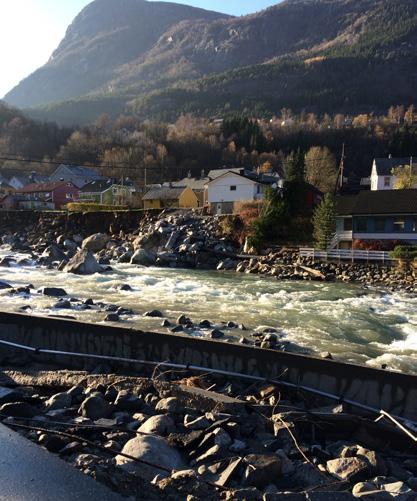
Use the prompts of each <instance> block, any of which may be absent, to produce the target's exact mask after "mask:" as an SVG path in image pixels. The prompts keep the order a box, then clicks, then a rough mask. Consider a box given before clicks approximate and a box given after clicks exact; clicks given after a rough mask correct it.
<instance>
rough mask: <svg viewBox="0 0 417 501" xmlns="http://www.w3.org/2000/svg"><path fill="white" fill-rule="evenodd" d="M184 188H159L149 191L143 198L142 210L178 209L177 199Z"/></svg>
mask: <svg viewBox="0 0 417 501" xmlns="http://www.w3.org/2000/svg"><path fill="white" fill-rule="evenodd" d="M183 191H184V188H172V187H170V186H159V187H156V188H152V189H150V190H149V191H148V192H147V193H145V195H144V196H143V199H142V200H143V208H144V209H164V208H166V207H179V198H180V195H181V193H182V192H183Z"/></svg>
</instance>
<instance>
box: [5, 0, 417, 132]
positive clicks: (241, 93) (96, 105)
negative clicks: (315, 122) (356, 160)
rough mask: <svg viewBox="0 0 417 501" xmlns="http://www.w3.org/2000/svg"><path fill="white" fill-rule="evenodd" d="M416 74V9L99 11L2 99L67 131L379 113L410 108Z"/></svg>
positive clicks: (108, 2) (303, 4)
mask: <svg viewBox="0 0 417 501" xmlns="http://www.w3.org/2000/svg"><path fill="white" fill-rule="evenodd" d="M416 63H417V2H416V1H415V0H286V1H284V2H282V3H280V4H278V5H276V6H273V7H270V8H269V9H266V10H264V11H261V12H259V13H255V14H252V15H249V16H243V17H238V18H235V17H230V16H225V15H222V14H219V13H214V12H208V11H204V10H201V9H194V8H191V7H185V6H182V5H178V4H171V3H162V2H158V3H152V2H146V1H144V0H119V1H117V2H116V0H95V1H94V2H93V3H92V4H90V5H89V6H88V7H86V8H85V9H84V10H83V11H82V12H81V13H80V15H79V16H77V18H76V19H75V20H74V22H73V24H72V25H71V26H70V27H69V29H68V32H67V34H66V36H65V38H64V40H63V41H62V42H61V44H60V46H59V47H58V49H57V50H56V51H55V52H54V54H53V56H52V58H51V60H50V61H49V62H48V63H47V64H46V65H45V66H44V67H43V68H41V69H39V70H38V71H37V72H35V73H34V74H33V75H31V76H29V77H28V78H27V79H26V80H24V81H23V82H22V83H21V84H19V85H18V86H17V87H16V88H15V89H13V90H12V91H11V92H10V93H9V94H8V95H7V96H6V98H5V99H6V101H7V102H9V103H11V104H13V105H16V106H19V107H30V108H32V109H31V110H30V113H31V114H32V115H33V116H36V117H38V118H45V117H47V118H49V119H51V118H54V119H58V120H59V121H61V122H65V123H77V122H80V121H81V122H85V121H89V120H93V119H94V118H95V117H97V116H98V115H99V114H100V113H102V112H108V113H109V114H111V115H117V114H119V113H121V112H128V113H129V112H132V113H136V114H138V115H139V116H142V117H144V118H147V117H156V118H161V119H166V120H173V119H175V117H176V116H178V114H180V113H181V112H195V113H201V114H205V115H209V116H222V115H224V114H225V113H227V112H231V111H244V112H247V113H251V114H259V115H269V114H272V113H274V112H277V111H278V110H279V109H280V108H282V107H291V108H292V109H294V110H297V111H300V110H301V109H306V110H309V111H315V112H339V111H340V112H357V111H379V110H385V109H386V108H387V107H388V106H390V105H391V104H399V103H402V104H410V103H411V102H412V101H413V99H415V88H416V85H417V64H416Z"/></svg>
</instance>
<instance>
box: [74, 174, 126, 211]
mask: <svg viewBox="0 0 417 501" xmlns="http://www.w3.org/2000/svg"><path fill="white" fill-rule="evenodd" d="M78 199H79V201H81V202H89V203H96V204H102V205H130V202H131V199H132V190H131V188H130V186H126V185H124V184H119V183H115V182H114V181H113V180H111V179H101V180H97V181H91V182H90V183H88V184H86V185H85V186H83V187H82V188H81V189H80V193H79V195H78Z"/></svg>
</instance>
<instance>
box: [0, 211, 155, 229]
mask: <svg viewBox="0 0 417 501" xmlns="http://www.w3.org/2000/svg"><path fill="white" fill-rule="evenodd" d="M147 212H148V211H144V210H128V211H102V212H70V213H68V212H64V211H22V210H14V211H12V210H11V211H0V229H1V230H2V231H8V230H9V231H11V232H13V233H14V232H15V231H22V230H24V229H25V228H30V229H33V228H36V227H42V228H48V229H50V230H58V229H59V230H60V231H70V232H74V233H76V232H81V233H90V234H92V233H106V232H107V233H108V232H112V233H116V232H118V231H120V230H123V231H126V232H130V231H134V230H137V229H138V226H139V222H140V220H141V219H142V218H143V217H144V215H145V214H146V213H147ZM149 212H150V213H155V211H149ZM156 212H160V211H156Z"/></svg>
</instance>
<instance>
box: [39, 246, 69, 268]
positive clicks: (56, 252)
mask: <svg viewBox="0 0 417 501" xmlns="http://www.w3.org/2000/svg"><path fill="white" fill-rule="evenodd" d="M67 259H68V258H67V256H66V255H65V253H64V252H63V251H62V250H61V249H60V248H59V247H58V246H56V245H54V244H52V245H49V246H48V247H47V248H46V249H45V250H44V251H43V253H42V255H41V256H40V258H39V262H40V263H41V264H45V265H49V264H52V263H53V262H56V261H59V262H61V261H67Z"/></svg>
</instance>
